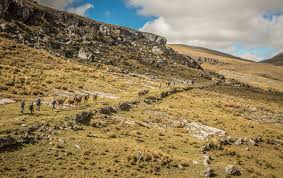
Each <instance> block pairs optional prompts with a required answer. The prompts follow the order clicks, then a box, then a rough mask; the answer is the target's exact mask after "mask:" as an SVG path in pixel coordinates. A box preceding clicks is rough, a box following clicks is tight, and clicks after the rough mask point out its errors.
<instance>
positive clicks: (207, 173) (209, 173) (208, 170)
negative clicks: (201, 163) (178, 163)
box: [204, 167, 213, 177]
mask: <svg viewBox="0 0 283 178" xmlns="http://www.w3.org/2000/svg"><path fill="white" fill-rule="evenodd" d="M212 175H213V170H212V169H211V168H210V167H206V168H205V170H204V176H205V177H212Z"/></svg>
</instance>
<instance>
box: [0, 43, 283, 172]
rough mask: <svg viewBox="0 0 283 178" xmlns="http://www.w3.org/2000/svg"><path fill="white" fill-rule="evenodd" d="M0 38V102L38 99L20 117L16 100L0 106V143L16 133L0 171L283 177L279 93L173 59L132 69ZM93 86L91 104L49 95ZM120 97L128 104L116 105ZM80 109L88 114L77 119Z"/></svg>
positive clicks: (0, 161) (2, 152)
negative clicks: (222, 79)
mask: <svg viewBox="0 0 283 178" xmlns="http://www.w3.org/2000/svg"><path fill="white" fill-rule="evenodd" d="M0 41H1V42H0V54H1V55H0V56H1V59H0V69H1V70H0V72H1V78H0V79H1V91H0V96H1V97H0V99H1V100H3V99H7V98H9V99H12V100H13V99H22V98H24V99H26V100H27V103H28V104H29V103H30V101H34V100H35V98H36V96H37V95H40V96H41V97H42V99H43V101H44V102H43V107H42V110H41V111H40V112H39V111H36V112H35V114H33V115H30V114H28V109H27V108H26V110H25V114H21V113H20V112H19V103H10V104H4V105H0V112H1V113H2V114H1V116H0V143H1V146H2V144H3V142H4V141H3V140H5V138H6V139H7V138H9V136H10V137H12V138H15V139H17V142H16V143H15V144H12V145H9V146H6V147H2V148H0V155H1V156H0V175H1V176H4V177H20V176H27V177H35V176H43V177H52V176H54V177H64V176H69V177H204V175H205V174H207V173H209V174H210V175H211V176H212V175H213V176H215V177H223V175H225V174H226V173H225V167H226V166H227V165H231V164H232V165H234V166H235V167H236V168H237V169H238V170H239V171H240V172H241V175H242V177H280V176H281V175H282V174H283V172H282V170H283V169H282V168H283V164H282V152H283V149H282V143H283V140H282V137H283V132H282V122H283V120H282V118H283V114H282V113H283V108H282V106H283V96H282V93H278V92H267V91H264V90H262V89H260V88H257V89H256V88H253V87H248V88H247V87H245V86H239V87H236V86H232V85H229V84H221V85H215V82H214V81H211V80H206V79H203V78H201V77H200V74H199V71H197V70H193V69H191V68H188V67H184V66H179V65H176V66H174V67H171V68H170V67H169V68H166V69H164V70H156V69H151V68H148V66H147V68H145V66H143V65H141V64H139V63H135V61H132V62H131V63H130V64H131V65H132V68H133V69H134V70H133V71H130V72H129V73H128V72H123V71H122V69H121V68H118V67H113V66H107V65H101V66H96V65H91V64H82V63H79V62H78V61H75V60H66V59H65V58H58V57H54V56H52V55H50V54H48V53H47V52H46V51H43V50H35V49H33V48H29V47H26V46H24V45H18V44H15V43H14V42H13V41H9V40H6V39H4V38H1V40H0ZM191 79H196V83H195V84H194V85H191V84H185V83H183V82H182V80H191ZM168 81H170V82H172V81H174V82H175V83H176V85H171V86H167V85H166V82H168ZM160 85H161V86H160ZM146 89H147V90H149V94H147V95H145V96H138V92H139V91H141V90H146ZM93 93H94V94H99V96H98V100H97V101H94V100H92V99H90V100H89V101H87V103H82V104H80V105H79V106H70V105H68V104H65V105H64V108H57V109H56V110H51V109H50V107H49V106H48V103H49V102H50V100H51V98H52V97H56V98H63V97H67V98H72V97H73V96H74V95H75V94H79V95H86V94H93ZM132 101H134V102H132ZM125 102H126V103H133V104H128V105H129V106H130V107H129V108H128V109H123V107H119V106H121V103H125ZM125 105H127V104H125ZM104 107H114V108H117V112H116V113H112V114H103V113H101V108H104ZM121 108H122V109H121ZM83 111H87V112H91V113H93V114H94V115H93V116H92V117H90V118H89V119H90V120H86V121H85V122H82V123H80V122H76V121H75V120H74V118H76V117H78V116H75V115H76V114H80V113H81V112H83ZM223 133H225V135H223ZM206 134H209V135H210V134H211V135H210V136H207V135H206ZM238 140H241V143H240V142H239V141H238ZM236 141H237V142H236Z"/></svg>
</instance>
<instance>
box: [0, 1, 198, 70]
mask: <svg viewBox="0 0 283 178" xmlns="http://www.w3.org/2000/svg"><path fill="white" fill-rule="evenodd" d="M0 3H1V6H0V17H1V18H0V23H1V27H0V36H2V37H5V38H9V39H13V40H16V41H17V42H18V43H22V44H26V45H28V46H31V47H34V48H38V49H45V50H47V51H49V52H50V53H52V54H54V55H56V56H61V57H66V58H73V59H74V58H76V59H80V60H81V61H84V62H92V63H96V64H100V63H104V64H113V65H121V64H122V65H123V64H124V63H128V62H127V60H136V61H139V62H140V63H143V64H146V65H148V66H149V65H150V66H153V67H156V68H159V67H162V66H168V65H172V64H174V63H178V64H181V65H186V66H188V67H191V68H195V69H201V67H200V66H199V65H198V63H197V62H196V61H194V60H193V59H192V58H190V57H186V56H183V55H180V54H178V53H176V52H175V51H173V50H171V49H169V48H167V47H166V46H165V44H166V39H165V38H163V37H160V36H157V35H154V34H150V33H142V32H139V31H136V30H132V29H128V28H124V27H119V26H114V25H110V24H104V23H100V22H96V21H94V20H91V19H88V18H84V17H80V16H78V15H75V14H71V13H67V12H63V11H58V10H54V9H51V8H47V7H44V6H41V5H39V4H37V3H35V2H34V1H32V0H2V1H1V2H0Z"/></svg>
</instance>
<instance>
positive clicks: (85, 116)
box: [74, 111, 94, 123]
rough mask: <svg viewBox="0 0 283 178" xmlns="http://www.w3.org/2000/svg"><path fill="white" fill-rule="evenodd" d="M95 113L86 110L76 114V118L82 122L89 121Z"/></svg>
mask: <svg viewBox="0 0 283 178" xmlns="http://www.w3.org/2000/svg"><path fill="white" fill-rule="evenodd" d="M93 115H94V114H93V113H92V112H87V111H84V112H82V113H79V114H76V116H75V118H74V120H75V121H76V122H80V123H86V122H89V121H90V119H91V117H92V116H93Z"/></svg>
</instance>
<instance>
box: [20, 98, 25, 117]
mask: <svg viewBox="0 0 283 178" xmlns="http://www.w3.org/2000/svg"><path fill="white" fill-rule="evenodd" d="M25 105H26V102H25V100H22V101H21V103H20V109H21V113H22V114H23V113H24V110H25Z"/></svg>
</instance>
